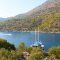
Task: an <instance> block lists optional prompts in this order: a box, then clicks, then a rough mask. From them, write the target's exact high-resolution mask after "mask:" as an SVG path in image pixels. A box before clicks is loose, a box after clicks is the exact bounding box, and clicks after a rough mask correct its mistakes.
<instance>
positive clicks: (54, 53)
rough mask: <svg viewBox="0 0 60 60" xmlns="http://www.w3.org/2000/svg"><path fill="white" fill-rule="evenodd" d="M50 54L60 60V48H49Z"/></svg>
mask: <svg viewBox="0 0 60 60" xmlns="http://www.w3.org/2000/svg"><path fill="white" fill-rule="evenodd" d="M48 53H49V55H50V56H53V57H55V58H57V59H60V46H56V47H52V48H49V50H48Z"/></svg>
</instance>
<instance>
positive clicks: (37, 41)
mask: <svg viewBox="0 0 60 60" xmlns="http://www.w3.org/2000/svg"><path fill="white" fill-rule="evenodd" d="M37 33H38V38H37V36H36V35H37ZM34 41H35V42H34V44H32V45H31V47H41V48H44V45H43V44H42V42H41V41H40V40H39V27H38V32H37V31H36V30H35V40H34Z"/></svg>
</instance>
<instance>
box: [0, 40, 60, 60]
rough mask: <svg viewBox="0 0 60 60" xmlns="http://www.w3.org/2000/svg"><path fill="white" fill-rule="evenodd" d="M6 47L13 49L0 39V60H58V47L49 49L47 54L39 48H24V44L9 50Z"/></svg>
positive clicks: (59, 49)
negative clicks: (46, 59)
mask: <svg viewBox="0 0 60 60" xmlns="http://www.w3.org/2000/svg"><path fill="white" fill-rule="evenodd" d="M1 44H2V45H1ZM8 45H10V46H12V47H13V48H15V47H14V46H13V45H12V44H10V43H8V42H7V41H6V40H4V39H0V60H25V59H26V60H44V59H45V58H48V59H52V58H54V59H60V46H56V47H52V48H49V50H48V52H44V51H43V50H42V49H41V48H40V47H34V48H33V47H26V46H25V44H24V42H21V43H20V45H19V46H18V48H15V49H13V48H10V49H9V46H8ZM23 52H24V55H23ZM27 54H28V55H27ZM24 56H25V57H24Z"/></svg>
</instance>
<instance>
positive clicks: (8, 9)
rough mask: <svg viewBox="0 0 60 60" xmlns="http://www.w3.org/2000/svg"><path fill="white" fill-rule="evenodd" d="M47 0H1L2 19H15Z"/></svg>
mask: <svg viewBox="0 0 60 60" xmlns="http://www.w3.org/2000/svg"><path fill="white" fill-rule="evenodd" d="M45 1H46V0H0V17H3V18H7V17H13V16H15V15H18V14H23V13H26V12H28V11H30V10H32V9H33V8H35V7H37V6H39V5H41V4H42V3H44V2H45Z"/></svg>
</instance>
